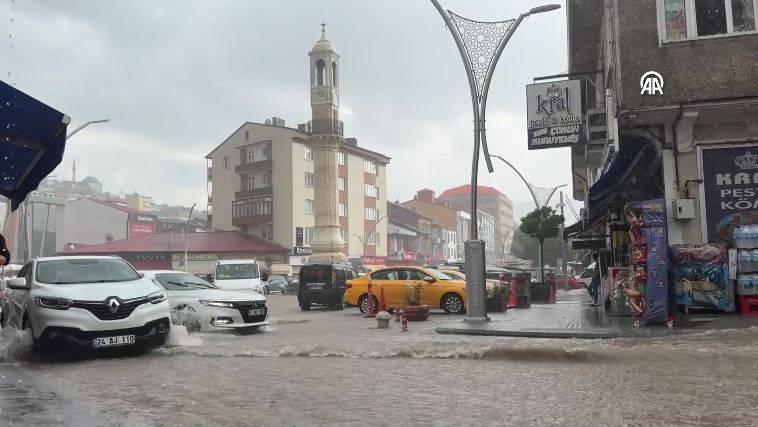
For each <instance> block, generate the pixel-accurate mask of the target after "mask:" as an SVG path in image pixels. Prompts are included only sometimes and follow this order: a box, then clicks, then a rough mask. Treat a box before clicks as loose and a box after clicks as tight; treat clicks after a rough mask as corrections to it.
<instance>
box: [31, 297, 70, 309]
mask: <svg viewBox="0 0 758 427" xmlns="http://www.w3.org/2000/svg"><path fill="white" fill-rule="evenodd" d="M34 302H36V303H37V305H38V306H40V307H42V308H50V309H53V310H68V309H69V308H71V306H72V305H73V304H74V302H73V301H71V300H70V299H65V298H52V297H36V298H34Z"/></svg>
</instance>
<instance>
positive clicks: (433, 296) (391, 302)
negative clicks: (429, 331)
mask: <svg viewBox="0 0 758 427" xmlns="http://www.w3.org/2000/svg"><path fill="white" fill-rule="evenodd" d="M369 279H370V280H371V286H372V289H371V292H372V293H373V294H374V295H373V296H374V304H375V307H378V304H379V294H380V292H381V289H382V288H384V301H385V304H386V305H387V308H395V307H402V306H404V305H405V286H406V285H409V284H420V285H421V304H424V305H428V306H429V307H430V308H441V309H443V310H445V312H446V313H454V314H463V313H465V312H466V282H464V281H463V280H458V279H455V278H453V277H450V276H448V275H447V274H445V273H443V272H441V271H439V270H434V269H431V268H422V267H387V268H381V269H379V270H376V271H373V272H371V273H369V274H365V275H363V276H362V277H360V278H358V279H352V280H348V281H347V290H345V302H346V303H347V304H350V305H354V306H357V307H358V308H359V309H360V310H361V313H365V312H366V311H368V281H369Z"/></svg>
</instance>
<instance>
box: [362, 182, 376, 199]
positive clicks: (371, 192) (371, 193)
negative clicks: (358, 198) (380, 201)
mask: <svg viewBox="0 0 758 427" xmlns="http://www.w3.org/2000/svg"><path fill="white" fill-rule="evenodd" d="M364 187H365V192H364V194H365V195H366V197H374V198H376V197H379V188H377V187H374V186H373V185H371V184H365V185H364Z"/></svg>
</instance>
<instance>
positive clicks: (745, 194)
mask: <svg viewBox="0 0 758 427" xmlns="http://www.w3.org/2000/svg"><path fill="white" fill-rule="evenodd" d="M700 164H701V165H702V170H703V175H702V176H703V183H702V191H703V198H702V200H701V204H700V207H701V212H702V211H703V210H705V219H704V220H702V219H701V221H702V222H703V229H704V231H705V233H704V234H705V235H706V236H707V238H708V241H709V242H715V241H716V240H718V239H719V238H720V239H724V240H729V239H731V235H729V232H730V230H731V228H732V227H733V226H738V225H741V224H756V223H758V146H756V145H742V146H738V147H735V146H731V147H724V146H715V147H703V148H702V149H701V151H700Z"/></svg>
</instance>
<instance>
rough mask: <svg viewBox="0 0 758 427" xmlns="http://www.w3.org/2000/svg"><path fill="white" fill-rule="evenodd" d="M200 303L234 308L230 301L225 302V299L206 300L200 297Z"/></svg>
mask: <svg viewBox="0 0 758 427" xmlns="http://www.w3.org/2000/svg"><path fill="white" fill-rule="evenodd" d="M200 304H202V305H208V306H211V307H226V308H234V304H232V303H230V302H225V301H208V300H204V299H201V300H200Z"/></svg>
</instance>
